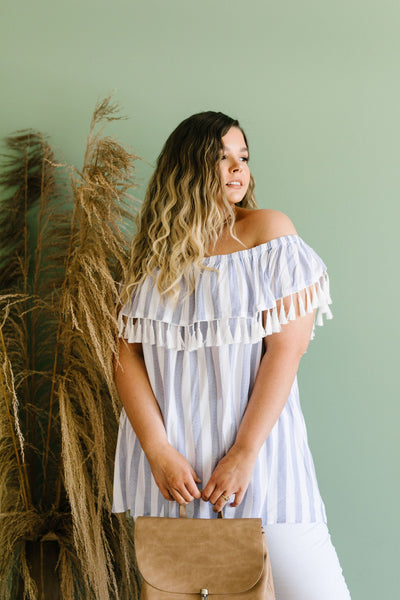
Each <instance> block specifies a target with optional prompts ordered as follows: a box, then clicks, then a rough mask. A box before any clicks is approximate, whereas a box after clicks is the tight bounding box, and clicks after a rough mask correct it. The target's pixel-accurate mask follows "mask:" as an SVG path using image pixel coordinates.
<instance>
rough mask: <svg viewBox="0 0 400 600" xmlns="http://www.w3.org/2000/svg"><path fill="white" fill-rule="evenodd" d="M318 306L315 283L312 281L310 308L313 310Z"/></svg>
mask: <svg viewBox="0 0 400 600" xmlns="http://www.w3.org/2000/svg"><path fill="white" fill-rule="evenodd" d="M318 306H319V302H318V293H317V284H316V283H314V285H313V295H312V309H313V310H314V309H315V308H318Z"/></svg>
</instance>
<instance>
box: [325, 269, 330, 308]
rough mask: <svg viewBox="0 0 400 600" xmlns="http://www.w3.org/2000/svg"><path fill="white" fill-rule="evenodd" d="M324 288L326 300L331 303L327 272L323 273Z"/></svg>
mask: <svg viewBox="0 0 400 600" xmlns="http://www.w3.org/2000/svg"><path fill="white" fill-rule="evenodd" d="M324 290H325V295H326V298H327V301H328V304H332V298H331V294H330V285H329V275H328V273H327V272H325V273H324Z"/></svg>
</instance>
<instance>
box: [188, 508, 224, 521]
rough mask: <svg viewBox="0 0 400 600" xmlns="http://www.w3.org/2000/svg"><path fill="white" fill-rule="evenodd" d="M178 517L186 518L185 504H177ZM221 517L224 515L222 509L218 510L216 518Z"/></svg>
mask: <svg viewBox="0 0 400 600" xmlns="http://www.w3.org/2000/svg"><path fill="white" fill-rule="evenodd" d="M179 517H180V518H181V519H187V510H186V504H180V505H179ZM223 518H224V515H223V513H222V510H220V511H218V519H223Z"/></svg>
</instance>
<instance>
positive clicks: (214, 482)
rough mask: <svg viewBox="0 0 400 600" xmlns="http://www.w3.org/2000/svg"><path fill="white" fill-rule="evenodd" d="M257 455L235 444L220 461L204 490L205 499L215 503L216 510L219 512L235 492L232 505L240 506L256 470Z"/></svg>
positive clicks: (203, 496)
mask: <svg viewBox="0 0 400 600" xmlns="http://www.w3.org/2000/svg"><path fill="white" fill-rule="evenodd" d="M255 460H256V457H254V455H252V454H250V453H248V452H245V451H243V450H241V449H239V448H236V447H235V446H232V448H231V449H230V450H229V452H228V453H227V454H226V455H225V456H224V457H223V458H222V459H221V460H220V461H219V463H218V464H217V466H216V467H215V469H214V471H213V473H212V475H211V477H210V480H209V481H208V483H207V485H206V487H205V488H204V490H203V493H202V495H201V497H202V498H203V500H206V501H209V502H211V504H214V508H213V510H214V512H219V511H220V510H222V509H223V507H224V506H225V504H226V503H227V502H228V500H229V498H230V496H232V495H233V494H235V500H234V501H233V502H231V503H230V506H239V504H240V503H241V502H242V500H243V497H244V495H245V493H246V490H247V487H248V485H249V482H250V479H251V476H252V474H253V470H254V463H255Z"/></svg>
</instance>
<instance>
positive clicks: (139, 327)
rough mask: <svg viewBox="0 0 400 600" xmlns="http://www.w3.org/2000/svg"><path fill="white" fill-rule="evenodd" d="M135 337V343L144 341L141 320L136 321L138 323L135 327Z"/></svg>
mask: <svg viewBox="0 0 400 600" xmlns="http://www.w3.org/2000/svg"><path fill="white" fill-rule="evenodd" d="M133 337H134V339H135V342H141V341H142V320H141V319H136V323H135V325H134V326H133Z"/></svg>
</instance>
